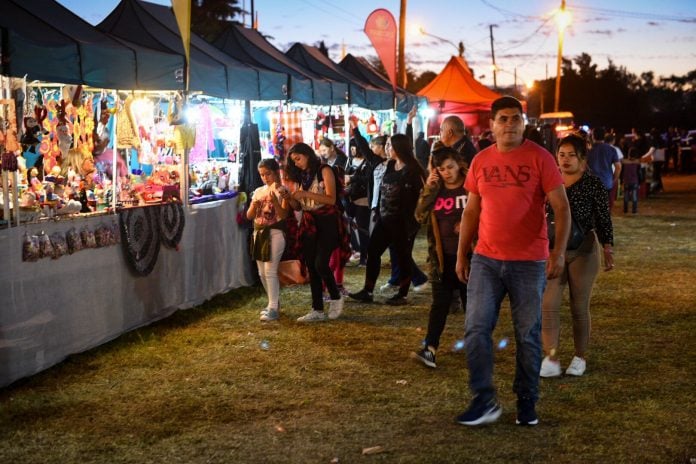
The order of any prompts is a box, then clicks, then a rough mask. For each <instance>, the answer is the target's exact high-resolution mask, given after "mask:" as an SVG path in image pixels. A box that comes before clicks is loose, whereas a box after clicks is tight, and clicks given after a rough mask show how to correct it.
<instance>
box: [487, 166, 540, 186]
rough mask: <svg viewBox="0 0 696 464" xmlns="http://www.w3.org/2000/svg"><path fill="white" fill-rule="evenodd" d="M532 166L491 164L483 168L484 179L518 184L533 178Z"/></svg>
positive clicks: (504, 183) (490, 181)
mask: <svg viewBox="0 0 696 464" xmlns="http://www.w3.org/2000/svg"><path fill="white" fill-rule="evenodd" d="M531 170H532V168H531V166H524V165H520V166H516V167H515V166H510V165H505V166H502V167H501V166H491V167H484V168H483V181H484V182H488V183H498V184H503V185H505V186H515V185H516V186H518V187H522V184H523V183H525V182H528V181H529V179H530V178H531Z"/></svg>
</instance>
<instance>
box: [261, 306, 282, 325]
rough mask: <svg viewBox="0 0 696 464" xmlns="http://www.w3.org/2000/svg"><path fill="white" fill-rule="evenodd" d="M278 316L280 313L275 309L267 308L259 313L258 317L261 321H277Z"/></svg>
mask: <svg viewBox="0 0 696 464" xmlns="http://www.w3.org/2000/svg"><path fill="white" fill-rule="evenodd" d="M278 318H280V313H279V312H278V310H277V309H267V310H266V311H264V312H262V313H261V317H260V318H259V319H260V320H261V321H263V322H270V321H277V320H278Z"/></svg>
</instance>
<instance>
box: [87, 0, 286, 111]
mask: <svg viewBox="0 0 696 464" xmlns="http://www.w3.org/2000/svg"><path fill="white" fill-rule="evenodd" d="M97 29H99V30H100V31H103V32H107V33H109V34H112V35H113V36H116V37H118V38H121V39H124V40H132V41H135V42H136V43H138V44H139V45H142V46H145V47H149V48H153V49H156V50H162V51H166V52H169V53H176V54H177V55H181V56H183V54H184V47H183V44H182V41H181V36H180V34H179V27H178V26H177V23H176V18H175V17H174V12H173V11H172V9H171V8H170V7H167V6H163V5H156V4H154V3H149V2H143V1H137V0H121V2H120V3H119V4H118V5H117V6H116V8H115V9H114V11H112V12H111V14H109V16H107V17H106V18H105V19H104V20H103V21H102V22H101V23H99V24H98V25H97ZM286 80H287V76H286V75H285V74H282V73H277V72H272V71H269V70H266V69H259V68H255V67H253V66H249V65H247V64H244V63H241V62H239V61H237V60H235V59H234V58H233V57H231V56H229V55H227V54H225V53H223V52H221V51H220V50H218V49H217V48H215V47H214V46H212V45H211V44H209V43H208V42H206V41H205V40H203V39H202V38H200V37H198V36H197V35H195V34H192V35H191V65H190V83H189V89H190V90H193V91H202V92H204V93H206V94H208V95H211V96H215V97H221V98H234V99H239V100H274V99H281V98H283V90H282V86H283V85H284V83H285V82H286Z"/></svg>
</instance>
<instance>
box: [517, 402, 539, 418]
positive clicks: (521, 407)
mask: <svg viewBox="0 0 696 464" xmlns="http://www.w3.org/2000/svg"><path fill="white" fill-rule="evenodd" d="M515 422H516V423H517V425H537V424H538V423H539V418H538V417H537V414H536V411H535V410H534V400H533V399H531V398H529V397H526V396H520V397H519V398H517V420H516V421H515Z"/></svg>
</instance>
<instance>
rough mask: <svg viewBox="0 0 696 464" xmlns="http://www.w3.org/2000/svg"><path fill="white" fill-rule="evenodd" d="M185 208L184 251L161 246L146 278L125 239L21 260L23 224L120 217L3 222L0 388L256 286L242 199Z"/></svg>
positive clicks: (36, 228)
mask: <svg viewBox="0 0 696 464" xmlns="http://www.w3.org/2000/svg"><path fill="white" fill-rule="evenodd" d="M185 214H186V227H185V229H184V233H183V237H182V239H181V243H180V244H179V250H172V249H168V248H165V247H164V246H162V248H161V250H160V254H159V257H158V260H157V264H156V265H155V268H154V270H153V271H152V273H151V274H150V275H148V276H147V277H139V276H136V275H135V274H134V273H132V272H131V271H130V269H129V267H128V264H127V262H126V259H125V256H124V253H123V250H122V248H121V245H114V246H110V247H106V248H96V249H85V250H81V251H79V252H77V253H75V254H73V255H65V256H63V257H61V258H59V259H58V260H51V259H48V258H44V259H41V260H39V261H37V262H22V238H23V236H24V233H25V232H29V233H30V234H31V233H39V232H40V231H41V230H43V231H45V232H46V233H47V234H51V233H53V232H55V231H62V232H65V231H67V230H68V229H70V228H71V227H75V228H76V229H77V230H78V231H79V230H80V229H81V228H82V227H83V226H84V225H87V226H89V228H90V229H92V230H94V229H95V228H96V227H97V226H98V225H99V224H100V223H102V222H105V223H111V222H112V221H114V220H116V221H117V220H118V217H117V216H100V217H91V218H78V219H74V220H65V219H63V220H61V221H58V222H51V223H44V224H32V225H27V226H21V227H17V228H12V229H6V230H0V387H2V386H5V385H8V384H10V383H12V382H14V381H15V380H17V379H20V378H22V377H26V376H29V375H32V374H35V373H37V372H39V371H42V370H44V369H46V368H48V367H50V366H53V365H55V364H57V363H59V362H61V361H62V360H63V359H65V358H66V357H67V356H68V355H70V354H74V353H79V352H81V351H85V350H88V349H90V348H93V347H96V346H98V345H101V344H103V343H105V342H107V341H109V340H112V339H114V338H116V337H118V336H119V335H121V334H123V333H125V332H127V331H129V330H132V329H135V328H137V327H141V326H144V325H147V324H149V323H151V322H153V321H156V320H158V319H162V318H165V317H167V316H169V315H170V314H172V313H173V312H175V311H176V310H178V309H185V308H190V307H193V306H196V305H198V304H200V303H202V302H204V301H205V300H208V299H210V298H212V297H213V296H215V295H217V294H220V293H224V292H226V291H228V290H230V289H233V288H237V287H241V286H248V285H251V284H252V283H253V281H254V279H253V277H252V272H251V263H250V258H249V252H248V248H247V243H246V234H245V232H244V231H243V230H241V229H239V227H238V226H237V223H236V214H237V201H236V200H227V201H218V202H213V203H205V204H201V205H195V206H192V207H190V208H189V209H188V210H187V211H186V213H185Z"/></svg>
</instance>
